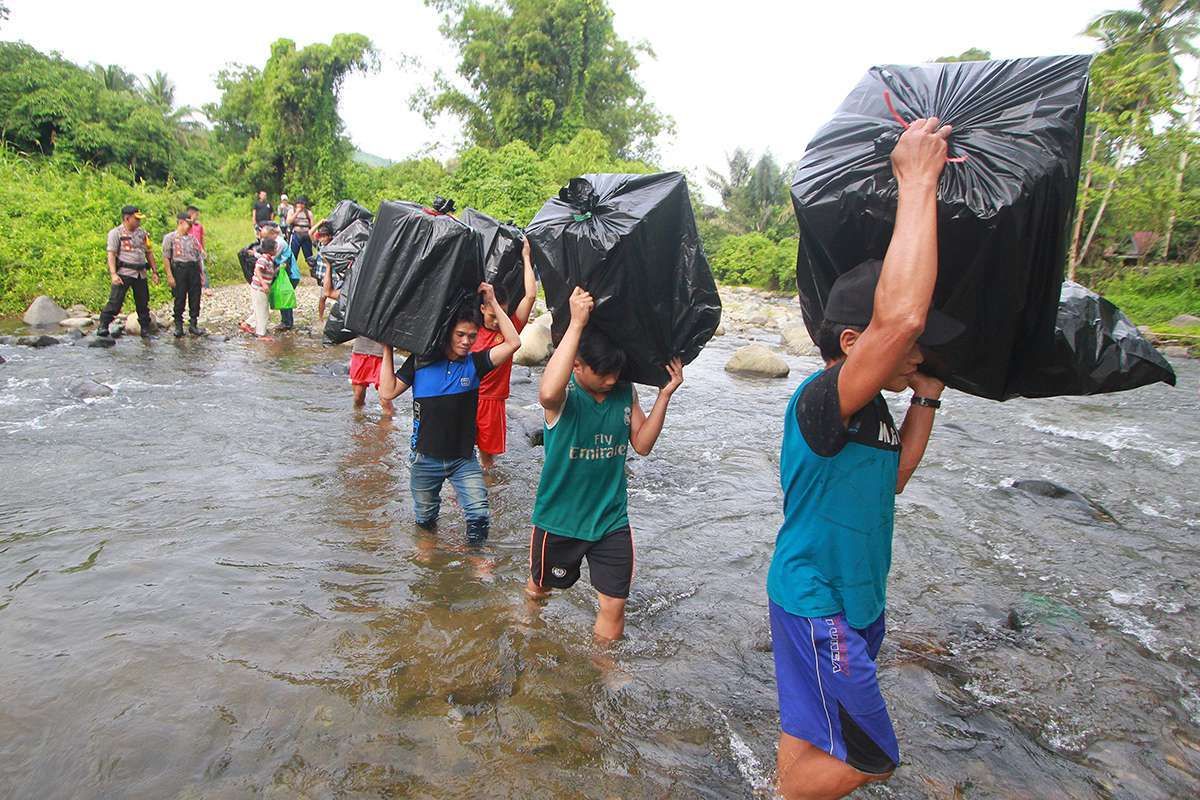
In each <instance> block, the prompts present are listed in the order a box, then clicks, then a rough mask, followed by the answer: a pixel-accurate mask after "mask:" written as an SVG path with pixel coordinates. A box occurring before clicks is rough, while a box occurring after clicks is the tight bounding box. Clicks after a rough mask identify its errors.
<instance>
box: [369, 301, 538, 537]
mask: <svg viewBox="0 0 1200 800" xmlns="http://www.w3.org/2000/svg"><path fill="white" fill-rule="evenodd" d="M479 291H480V293H481V294H482V295H483V301H484V304H486V305H487V306H488V307H489V308H491V310H492V312H493V313H494V314H495V315H496V317H497V319H498V320H499V324H500V331H501V332H502V333H503V334H504V341H503V343H501V344H498V345H496V346H495V347H493V348H492V349H491V350H481V351H479V352H476V353H472V352H471V345H472V344H473V343H474V341H475V337H476V335H477V334H478V332H479V311H478V310H477V309H476V307H475V301H474V299H470V300H467V301H466V302H464V303H463V304H462V305H461V306H460V307H459V308H458V311H457V312H456V314H455V316H454V319H453V320H452V323H451V325H450V330H449V331H448V332H447V336H446V341H445V342H444V343H443V344H442V350H441V352H438V353H434V354H432V355H431V356H430V357H429V359H422V360H421V362H420V363H418V359H417V357H416V356H409V357H408V359H406V360H405V362H404V363H403V364H402V365H401V366H400V369H398V370H395V361H394V355H393V352H392V347H391V345H384V348H383V366H382V368H381V369H380V371H379V397H380V399H381V400H387V401H391V400H394V399H396V398H397V397H399V396H400V395H401V394H403V393H404V392H406V391H408V389H409V388H410V387H411V388H412V390H413V433H412V451H411V453H410V455H409V461H410V463H411V465H412V467H411V475H412V494H413V506H414V510H415V512H416V519H417V525H418V526H419V527H421V528H423V529H425V530H433V529H434V528H435V527H436V525H437V518H438V511H439V510H440V509H441V497H440V495H441V490H442V484H443V483H444V482H445V481H447V480H449V481H450V483H451V484H452V485H453V486H454V493H455V494H456V495H457V496H458V504H459V505H460V506H462V509H463V514H464V515H465V516H466V518H467V542H468V544H472V545H481V544H483V543H484V542H485V541H487V537H488V496H487V487H486V486H485V485H484V483H483V470H482V469H480V467H479V462H478V461H477V460H476V458H475V415H476V413H477V406H478V402H479V381H480V378H482V377H483V376H484V375H487V374H488V373H489V372H491V371H492V370H493V369H495V368H496V367H499V366H503V365H504V364H507V363H508V362H509V360H510V359H511V358H512V357H513V353H515V352H517V348H518V347H519V346H520V344H521V340H520V337H519V336H518V335H517V331H516V328H514V327H513V324H512V320H511V319H509V318H508V315H507V314H506V313H505V312H504V309H503V308H501V307H500V304H499V303H498V302H496V294H495V292H494V291H493V289H492V286H491V284H487V283H483V284H480V286H479ZM393 370H394V371H393Z"/></svg>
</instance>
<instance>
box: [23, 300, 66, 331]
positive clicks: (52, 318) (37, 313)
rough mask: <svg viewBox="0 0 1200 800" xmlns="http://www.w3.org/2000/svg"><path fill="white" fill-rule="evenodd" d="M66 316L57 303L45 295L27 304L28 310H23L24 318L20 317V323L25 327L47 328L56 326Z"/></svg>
mask: <svg viewBox="0 0 1200 800" xmlns="http://www.w3.org/2000/svg"><path fill="white" fill-rule="evenodd" d="M68 316H69V315H68V314H67V312H66V311H64V310H63V309H62V307H60V306H59V305H58V303H56V302H54V301H53V300H51V299H50V298H49V297H47V296H46V295H41V296H40V297H37V298H36V299H34V301H33V302H32V303H30V304H29V308H27V309H25V316H23V317H21V321H22V322H24V323H25V324H26V325H36V326H39V327H49V326H51V325H57V324H58V323H60V322H62V321H63V320H64V319H66V318H67V317H68Z"/></svg>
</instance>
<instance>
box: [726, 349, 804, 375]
mask: <svg viewBox="0 0 1200 800" xmlns="http://www.w3.org/2000/svg"><path fill="white" fill-rule="evenodd" d="M725 371H726V372H734V373H737V374H739V375H757V376H760V377H763V378H786V377H787V375H788V373H789V372H791V368H790V367H788V365H787V362H786V361H784V360H783V358H782V357H781V356H780V355H779V354H778V353H776V352H775V351H773V350H770V349H769V348H767V347H765V346H763V345H761V344H749V345H746V346H745V347H741V348H738V349H737V350H736V351H734V353H733V355H732V356H730V357H729V361H728V362H726V364H725Z"/></svg>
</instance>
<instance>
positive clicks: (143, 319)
mask: <svg viewBox="0 0 1200 800" xmlns="http://www.w3.org/2000/svg"><path fill="white" fill-rule="evenodd" d="M144 216H145V215H144V214H142V212H141V211H140V210H139V209H138V207H137V206H125V207H124V208H122V209H121V224H120V225H118V226H117V227H115V228H113V229H112V230H111V231H109V232H108V248H107V249H108V274H109V278H110V280H111V282H112V289H111V290H110V291H109V293H108V304H107V305H105V306H104V309H103V310H102V311H101V312H100V325H99V330H97V331H96V335H97V336H108V326H109V325H111V324H112V321H113V317H115V316H116V315H117V314H119V313H121V308H122V306H124V305H125V293H126V292H128V291H129V290H130V289H133V302H134V305H135V307H136V308H137V315H138V322H140V323H141V325H142V336H149V335H150V285H149V284H148V283H147V282H146V270H147V267H149V269H150V270H152V271H153V272H154V282H155V283H158V265H157V264H155V263H154V252H153V251H152V250H151V249H150V241H149V238H148V237H147V236H146V231H145V230H144V229H143V228H142V218H143V217H144Z"/></svg>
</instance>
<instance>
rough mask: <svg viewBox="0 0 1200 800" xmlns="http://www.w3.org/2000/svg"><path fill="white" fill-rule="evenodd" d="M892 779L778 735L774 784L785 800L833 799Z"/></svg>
mask: <svg viewBox="0 0 1200 800" xmlns="http://www.w3.org/2000/svg"><path fill="white" fill-rule="evenodd" d="M890 777H892V773H890V772H888V773H886V774H883V775H869V774H867V773H865V772H859V771H858V770H856V769H855V768H854V767H852V766H850V765H849V764H847V763H846V762H844V761H842V760H841V759H839V758H834V757H833V756H831V755H829V753H826V752H825V751H824V750H821V749H820V748H818V747H815V746H813V745H812V744H811V743H809V742H806V741H804V740H803V739H797V738H796V737H795V736H792V735H790V734H787V733H780V734H779V752H778V755H777V758H776V781H777V786H778V789H779V794H780V795H782V796H783V798H784V800H836V798H839V797H845V796H846V795H848V794H850V793H851V792H853V791H854V790H855V789H857V788H858V787H860V786H863V785H865V784H868V783H874V782H876V781H886V780H887V779H888V778H890Z"/></svg>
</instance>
